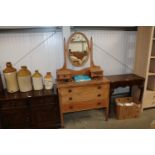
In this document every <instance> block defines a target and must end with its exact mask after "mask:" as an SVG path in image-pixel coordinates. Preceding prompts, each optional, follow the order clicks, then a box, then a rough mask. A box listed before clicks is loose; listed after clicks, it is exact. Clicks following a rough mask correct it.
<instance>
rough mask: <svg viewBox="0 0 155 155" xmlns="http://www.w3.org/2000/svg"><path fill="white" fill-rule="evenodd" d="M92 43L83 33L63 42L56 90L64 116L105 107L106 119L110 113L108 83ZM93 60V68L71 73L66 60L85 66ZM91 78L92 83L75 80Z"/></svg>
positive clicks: (78, 33) (91, 63) (91, 65)
mask: <svg viewBox="0 0 155 155" xmlns="http://www.w3.org/2000/svg"><path fill="white" fill-rule="evenodd" d="M92 52H93V41H92V38H91V40H90V42H89V41H88V39H87V37H86V36H85V35H84V34H83V33H80V32H76V33H73V34H72V35H71V36H70V38H69V39H68V42H67V44H66V42H65V41H64V66H63V67H62V68H61V69H59V70H57V88H58V94H59V104H60V113H61V125H62V127H63V126H64V118H63V115H64V114H65V113H68V112H76V111H83V110H89V109H99V108H105V119H106V120H107V119H108V110H109V89H110V83H109V80H108V79H106V78H105V77H104V76H103V70H102V69H101V67H100V66H96V65H94V62H93V53H92ZM89 57H90V67H87V68H82V69H81V68H80V69H79V70H72V69H69V68H67V58H68V60H69V61H70V63H71V64H72V65H73V66H76V67H82V66H83V65H84V64H85V63H86V62H87V61H88V59H89ZM79 75H80V76H81V75H82V76H83V75H84V76H88V77H90V79H91V80H84V79H83V80H81V81H76V79H75V77H76V76H79Z"/></svg>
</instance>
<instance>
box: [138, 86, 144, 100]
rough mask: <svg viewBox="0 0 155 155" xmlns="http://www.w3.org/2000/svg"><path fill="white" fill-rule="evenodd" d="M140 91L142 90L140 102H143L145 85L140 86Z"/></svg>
mask: <svg viewBox="0 0 155 155" xmlns="http://www.w3.org/2000/svg"><path fill="white" fill-rule="evenodd" d="M139 89H140V97H139V100H140V101H142V97H143V91H144V85H141V86H139Z"/></svg>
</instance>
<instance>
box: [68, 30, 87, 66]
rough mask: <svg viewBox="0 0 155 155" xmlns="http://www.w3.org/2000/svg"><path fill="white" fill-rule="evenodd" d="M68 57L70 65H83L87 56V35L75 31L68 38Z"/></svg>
mask: <svg viewBox="0 0 155 155" xmlns="http://www.w3.org/2000/svg"><path fill="white" fill-rule="evenodd" d="M67 51H68V57H69V60H70V62H71V63H72V65H74V66H76V67H80V66H83V65H84V64H85V63H86V62H87V61H88V58H89V42H88V39H87V37H86V36H85V35H84V34H83V33H81V32H76V33H74V34H72V35H71V36H70V38H69V40H68V49H67Z"/></svg>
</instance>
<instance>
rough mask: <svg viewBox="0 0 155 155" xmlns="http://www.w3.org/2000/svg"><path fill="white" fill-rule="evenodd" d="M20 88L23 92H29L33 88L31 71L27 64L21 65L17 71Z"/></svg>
mask: <svg viewBox="0 0 155 155" xmlns="http://www.w3.org/2000/svg"><path fill="white" fill-rule="evenodd" d="M17 78H18V84H19V89H20V91H21V92H28V91H31V90H32V80H31V72H30V71H29V70H28V69H27V67H26V66H21V69H20V70H19V71H18V72H17Z"/></svg>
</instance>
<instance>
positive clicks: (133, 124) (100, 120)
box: [64, 109, 155, 129]
mask: <svg viewBox="0 0 155 155" xmlns="http://www.w3.org/2000/svg"><path fill="white" fill-rule="evenodd" d="M104 118H105V117H104V110H102V109H100V110H88V111H82V112H75V113H68V114H65V115H64V126H65V127H64V128H66V129H149V128H150V124H151V122H152V121H153V120H155V109H148V110H144V111H143V112H142V113H141V115H140V116H139V117H138V118H134V119H126V120H117V119H116V118H115V117H114V116H113V118H109V120H108V121H105V120H104Z"/></svg>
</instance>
